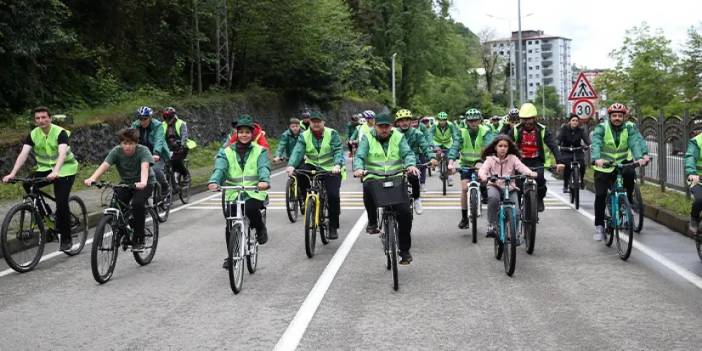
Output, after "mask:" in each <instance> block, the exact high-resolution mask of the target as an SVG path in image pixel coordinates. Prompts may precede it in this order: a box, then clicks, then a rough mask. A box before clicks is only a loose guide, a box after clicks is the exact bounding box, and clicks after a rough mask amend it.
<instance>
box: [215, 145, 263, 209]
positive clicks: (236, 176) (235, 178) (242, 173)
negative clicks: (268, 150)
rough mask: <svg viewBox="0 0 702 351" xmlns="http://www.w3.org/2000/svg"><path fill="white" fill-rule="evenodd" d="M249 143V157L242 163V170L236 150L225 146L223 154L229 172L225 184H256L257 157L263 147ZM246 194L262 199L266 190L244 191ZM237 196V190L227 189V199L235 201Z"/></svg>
mask: <svg viewBox="0 0 702 351" xmlns="http://www.w3.org/2000/svg"><path fill="white" fill-rule="evenodd" d="M251 145H252V146H251V151H249V157H248V158H247V159H246V163H245V164H244V169H243V170H242V169H241V165H239V154H238V153H237V152H236V151H234V150H233V149H232V148H231V147H227V148H226V149H224V154H225V155H226V156H227V162H228V163H229V172H228V173H227V180H226V182H225V183H226V184H227V185H229V186H237V185H239V186H256V185H258V180H259V176H258V158H259V156H261V153H262V152H263V148H262V147H260V146H258V145H256V144H251ZM246 195H248V196H249V197H250V198H252V199H257V200H261V201H263V200H265V199H266V196H267V195H268V192H267V191H262V190H259V191H258V192H255V191H246ZM238 196H239V192H238V191H228V192H227V201H235V200H236V198H237V197H238Z"/></svg>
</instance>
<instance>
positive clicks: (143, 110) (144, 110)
mask: <svg viewBox="0 0 702 351" xmlns="http://www.w3.org/2000/svg"><path fill="white" fill-rule="evenodd" d="M153 113H154V110H152V109H151V107H149V106H142V107H139V109H138V110H137V112H136V114H137V117H139V118H144V117H151V115H152V114H153Z"/></svg>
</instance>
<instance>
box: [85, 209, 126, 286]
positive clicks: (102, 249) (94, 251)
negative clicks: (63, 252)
mask: <svg viewBox="0 0 702 351" xmlns="http://www.w3.org/2000/svg"><path fill="white" fill-rule="evenodd" d="M119 230H120V229H119V228H117V218H116V217H115V216H113V215H104V216H102V218H100V222H98V225H97V227H96V228H95V235H93V246H92V248H91V250H90V268H91V270H92V271H93V278H95V281H96V282H98V283H100V284H104V283H107V281H108V280H110V278H112V273H114V271H115V266H116V265H117V254H118V253H119V238H120V235H119Z"/></svg>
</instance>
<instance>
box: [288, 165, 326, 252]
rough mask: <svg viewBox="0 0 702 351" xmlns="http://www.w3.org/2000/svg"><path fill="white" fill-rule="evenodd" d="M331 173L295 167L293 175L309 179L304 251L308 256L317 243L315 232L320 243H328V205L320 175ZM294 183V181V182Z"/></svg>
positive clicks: (306, 199) (306, 198)
mask: <svg viewBox="0 0 702 351" xmlns="http://www.w3.org/2000/svg"><path fill="white" fill-rule="evenodd" d="M330 174H332V173H331V172H328V171H322V170H304V169H297V170H295V172H293V175H297V176H304V177H307V179H309V181H310V189H309V190H308V191H307V196H306V197H305V207H304V209H305V212H304V214H305V253H307V257H308V258H312V257H314V251H315V247H316V245H317V232H318V231H319V238H320V239H321V240H322V244H324V245H326V244H328V243H329V238H328V237H327V234H328V233H329V222H328V221H327V219H328V218H327V213H328V212H329V210H328V205H327V192H326V190H325V187H324V184H323V183H322V179H321V177H323V176H327V175H330ZM295 183H296V182H295Z"/></svg>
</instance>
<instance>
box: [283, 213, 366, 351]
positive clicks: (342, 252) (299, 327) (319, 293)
mask: <svg viewBox="0 0 702 351" xmlns="http://www.w3.org/2000/svg"><path fill="white" fill-rule="evenodd" d="M367 222H368V217H367V216H366V212H365V211H363V214H361V217H360V218H358V220H357V221H356V224H354V226H353V228H351V231H350V232H349V235H347V236H346V239H344V242H343V243H342V244H341V247H339V249H337V250H336V253H335V254H334V257H332V259H331V260H330V261H329V264H327V267H326V268H324V272H322V275H321V276H319V279H317V282H316V283H315V284H314V287H313V288H312V290H310V293H309V294H308V295H307V298H305V302H303V303H302V306H300V309H299V310H298V311H297V313H296V314H295V318H293V320H292V322H290V325H288V328H287V329H286V330H285V332H284V333H283V335H282V336H281V337H280V339H279V340H278V343H277V344H276V345H275V348H274V350H277V351H287V350H295V349H296V348H297V346H298V345H299V344H300V340H302V336H303V335H305V331H306V330H307V327H308V326H309V324H310V321H312V317H314V314H315V313H316V312H317V308H318V307H319V304H320V303H321V302H322V299H324V295H325V294H326V293H327V290H328V289H329V286H330V285H331V283H332V281H333V280H334V277H335V276H336V273H337V272H338V271H339V268H341V265H342V264H343V263H344V260H346V257H347V256H348V255H349V252H351V248H352V247H353V245H354V244H355V243H356V240H357V239H358V236H359V234H360V233H361V231H362V230H364V226H365V225H366V223H367Z"/></svg>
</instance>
